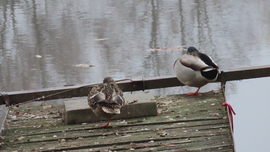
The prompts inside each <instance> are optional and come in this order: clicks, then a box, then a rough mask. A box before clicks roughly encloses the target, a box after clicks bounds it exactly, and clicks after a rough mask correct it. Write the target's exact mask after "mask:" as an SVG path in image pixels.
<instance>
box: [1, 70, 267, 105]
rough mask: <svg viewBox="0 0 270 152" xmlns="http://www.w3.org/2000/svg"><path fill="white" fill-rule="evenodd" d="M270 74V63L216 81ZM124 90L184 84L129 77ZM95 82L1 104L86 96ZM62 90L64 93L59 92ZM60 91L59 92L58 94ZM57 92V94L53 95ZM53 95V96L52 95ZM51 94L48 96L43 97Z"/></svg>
mask: <svg viewBox="0 0 270 152" xmlns="http://www.w3.org/2000/svg"><path fill="white" fill-rule="evenodd" d="M268 76H270V65H268V66H258V67H251V68H243V69H239V70H230V71H225V72H222V73H221V74H220V75H219V78H218V80H217V81H216V82H221V81H224V82H226V81H234V80H242V79H251V78H260V77H268ZM117 83H118V84H119V86H120V87H121V88H122V89H123V91H138V90H146V89H157V88H165V87H175V86H182V85H183V84H181V83H180V82H179V81H178V80H177V78H176V77H175V76H164V77H153V78H141V79H128V80H123V81H119V82H117ZM93 85H94V84H89V85H80V86H78V85H77V86H68V87H59V88H48V89H40V90H29V91H14V92H6V93H2V94H0V104H6V103H7V104H8V105H10V104H18V103H21V102H25V101H28V100H33V99H36V100H51V99H60V98H71V97H80V96H86V95H87V94H88V93H89V90H90V89H91V88H92V86H93ZM59 92H62V93H59ZM57 93H59V94H57ZM53 94H57V95H53ZM50 95H53V96H50ZM45 96H49V97H46V98H42V97H45Z"/></svg>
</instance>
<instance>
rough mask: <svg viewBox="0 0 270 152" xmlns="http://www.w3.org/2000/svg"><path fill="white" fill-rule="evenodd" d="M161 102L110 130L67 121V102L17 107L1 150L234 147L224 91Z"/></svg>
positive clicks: (117, 122)
mask: <svg viewBox="0 0 270 152" xmlns="http://www.w3.org/2000/svg"><path fill="white" fill-rule="evenodd" d="M84 98H85V97H84ZM67 100H68V99H67ZM155 101H156V102H157V105H158V115H157V116H151V117H141V118H132V119H125V120H113V121H112V122H111V125H112V127H109V128H99V127H98V126H99V125H102V124H104V123H105V122H98V123H87V124H86V123H83V124H76V125H65V124H64V121H63V111H64V107H63V105H43V106H36V107H26V106H22V107H14V108H12V109H10V110H9V113H8V116H7V119H6V124H5V131H4V136H2V137H1V151H18V152H19V151H102V152H103V151H129V150H132V151H183V152H192V151H196V152H197V151H214V152H216V151H226V152H227V151H229V152H230V151H234V146H233V139H232V134H231V130H230V124H229V121H228V117H227V113H226V111H225V108H224V107H221V103H222V102H224V98H223V96H222V93H220V92H219V91H215V92H208V93H202V94H199V95H196V96H186V95H170V96H160V97H156V99H155Z"/></svg>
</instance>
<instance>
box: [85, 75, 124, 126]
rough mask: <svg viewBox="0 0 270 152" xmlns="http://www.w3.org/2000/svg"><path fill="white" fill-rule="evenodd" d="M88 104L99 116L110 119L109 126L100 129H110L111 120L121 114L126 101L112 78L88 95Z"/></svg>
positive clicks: (105, 80)
mask: <svg viewBox="0 0 270 152" xmlns="http://www.w3.org/2000/svg"><path fill="white" fill-rule="evenodd" d="M88 104H89V106H90V108H91V109H92V111H93V112H94V113H95V114H96V115H97V116H99V117H104V118H107V119H108V122H107V124H105V125H103V126H100V127H108V126H109V125H110V121H111V118H112V117H113V116H115V115H118V114H120V113H121V109H122V107H123V106H124V105H125V99H124V97H123V92H122V90H121V89H120V88H118V86H117V84H116V83H115V81H114V80H113V79H112V78H111V77H106V78H104V80H103V84H101V85H97V86H94V87H93V88H92V89H91V91H90V92H89V94H88Z"/></svg>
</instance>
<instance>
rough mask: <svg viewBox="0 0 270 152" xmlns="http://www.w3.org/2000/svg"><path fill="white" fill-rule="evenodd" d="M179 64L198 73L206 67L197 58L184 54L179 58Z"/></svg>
mask: <svg viewBox="0 0 270 152" xmlns="http://www.w3.org/2000/svg"><path fill="white" fill-rule="evenodd" d="M179 62H180V63H181V64H182V65H184V66H185V67H187V68H190V69H192V70H194V71H199V70H201V69H202V68H204V67H207V66H208V65H207V64H206V63H205V62H204V61H202V60H201V59H200V58H199V57H198V56H194V55H190V54H184V55H183V56H181V57H180V59H179Z"/></svg>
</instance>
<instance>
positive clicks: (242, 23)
mask: <svg viewBox="0 0 270 152" xmlns="http://www.w3.org/2000/svg"><path fill="white" fill-rule="evenodd" d="M269 8H270V1H268V0H253V1H245V0H238V1H232V0H231V1H226V2H224V1H221V0H204V1H201V0H200V1H199V0H178V1H176V0H166V1H159V0H151V1H150V0H135V1H126V0H118V1H112V0H110V1H109V0H108V1H105V0H100V1H94V0H76V1H74V0H65V1H59V0H58V1H48V0H47V1H45V0H24V1H23V0H16V1H15V0H10V1H9V0H2V1H0V9H1V11H0V24H1V26H0V35H1V36H0V82H1V83H0V91H17V90H35V89H40V88H48V87H58V86H64V85H70V84H85V83H96V82H101V81H102V79H103V78H104V77H106V76H112V77H113V78H114V79H116V80H118V79H126V78H132V77H155V76H168V75H174V73H173V70H172V65H173V63H174V61H175V60H176V59H177V58H178V57H179V56H181V55H182V54H183V53H184V50H185V49H184V48H186V47H188V46H191V45H192V46H195V47H197V48H198V49H199V50H201V51H202V52H204V53H207V54H209V55H210V56H211V57H212V58H213V59H214V60H215V62H216V63H217V64H218V65H219V67H220V69H221V70H224V71H226V70H229V69H236V68H242V67H250V66H259V65H269V64H270V59H269V57H270V50H269V49H268V48H269V46H270V9H269ZM269 83H270V78H260V79H252V80H243V81H237V82H236V81H235V82H229V83H227V85H226V94H227V100H228V102H230V103H231V104H232V105H233V107H234V109H235V111H236V113H237V115H236V116H235V134H234V138H235V143H236V151H237V152H249V151H250V152H254V151H258V150H259V151H261V152H264V151H265V152H266V151H269V149H270V145H269V142H270V132H269V131H268V128H270V121H269V117H270V112H269V110H268V107H269V106H270V104H269V102H268V90H269ZM218 88H219V84H209V85H207V86H205V87H203V88H202V90H201V91H202V92H204V91H209V90H214V89H218ZM194 90H196V88H190V87H174V88H168V89H158V90H154V91H153V93H154V94H155V95H166V94H177V93H186V92H189V91H194Z"/></svg>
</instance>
